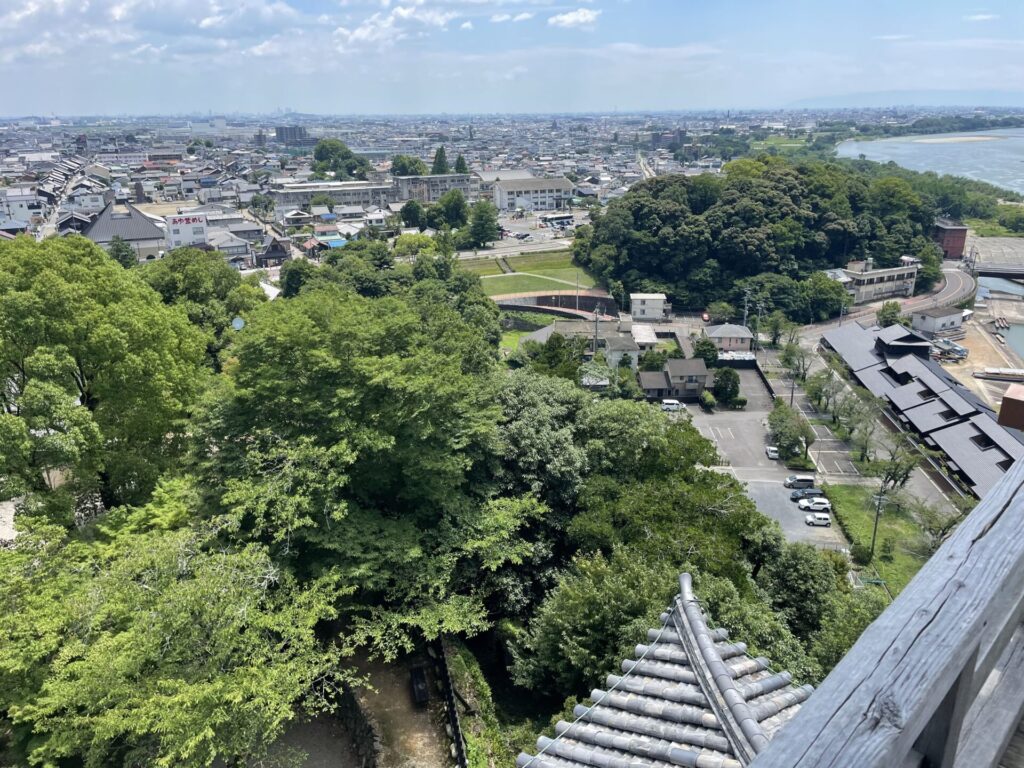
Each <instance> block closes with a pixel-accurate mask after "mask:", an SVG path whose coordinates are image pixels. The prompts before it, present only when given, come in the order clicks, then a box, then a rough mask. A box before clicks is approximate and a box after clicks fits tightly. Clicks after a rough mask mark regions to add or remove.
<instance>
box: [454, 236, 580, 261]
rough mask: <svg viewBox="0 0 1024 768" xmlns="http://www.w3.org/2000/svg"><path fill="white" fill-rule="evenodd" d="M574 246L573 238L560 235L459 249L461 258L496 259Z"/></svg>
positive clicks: (504, 241)
mask: <svg viewBox="0 0 1024 768" xmlns="http://www.w3.org/2000/svg"><path fill="white" fill-rule="evenodd" d="M571 246H572V238H569V237H559V238H555V239H552V240H541V241H539V242H523V241H522V240H513V241H508V240H502V241H499V242H497V243H495V244H494V247H493V248H480V249H478V250H475V251H459V252H458V254H457V255H458V258H460V259H479V258H488V259H496V258H499V257H501V256H519V255H521V254H524V253H536V252H537V251H564V250H568V249H569V248H570V247H571Z"/></svg>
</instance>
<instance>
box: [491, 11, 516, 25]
mask: <svg viewBox="0 0 1024 768" xmlns="http://www.w3.org/2000/svg"><path fill="white" fill-rule="evenodd" d="M511 20H512V14H511V13H496V14H494V15H493V16H491V21H493V22H494V23H495V24H501V22H503V21H511Z"/></svg>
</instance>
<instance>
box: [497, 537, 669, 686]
mask: <svg viewBox="0 0 1024 768" xmlns="http://www.w3.org/2000/svg"><path fill="white" fill-rule="evenodd" d="M677 579H678V572H677V571H676V569H675V568H674V567H673V566H672V564H671V563H661V564H660V565H659V564H655V563H648V562H645V561H643V560H642V559H641V558H637V557H630V556H628V554H626V553H624V552H623V553H616V554H615V555H613V556H612V557H611V558H610V559H609V558H606V557H604V556H603V555H600V554H598V555H590V556H581V557H579V558H577V559H576V560H575V561H574V562H573V567H572V570H571V571H569V572H568V573H567V574H566V575H565V577H564V578H562V579H561V581H560V582H559V584H558V586H557V587H555V589H554V590H553V591H552V592H551V593H550V595H549V596H548V598H547V599H546V600H545V601H544V602H543V603H542V604H541V606H540V608H539V609H538V610H537V612H536V614H535V615H534V618H533V620H532V621H531V622H530V628H529V631H528V632H527V633H526V634H525V635H524V636H523V637H522V638H521V640H520V642H519V643H518V644H517V645H516V646H515V647H514V650H513V657H514V659H515V660H514V662H513V665H512V674H513V678H514V679H515V681H516V683H517V684H519V685H521V686H524V687H526V688H530V689H533V690H536V691H538V692H543V693H544V694H545V695H549V696H550V695H551V694H552V693H553V692H557V694H558V698H564V696H568V695H572V694H582V693H585V692H586V691H588V690H589V688H588V686H591V685H593V684H595V683H596V682H597V681H598V680H599V679H600V678H601V677H603V676H604V675H607V674H608V673H609V672H610V671H613V670H615V669H616V668H617V665H618V662H619V661H620V660H621V659H623V658H625V657H628V656H631V655H632V648H633V646H634V645H636V643H637V638H642V637H643V636H644V634H645V632H646V630H647V627H650V626H656V625H657V618H658V614H659V613H661V611H663V610H665V607H666V606H667V605H668V604H669V602H670V601H671V600H672V596H673V595H674V594H675V593H676V591H677V590H678V581H677Z"/></svg>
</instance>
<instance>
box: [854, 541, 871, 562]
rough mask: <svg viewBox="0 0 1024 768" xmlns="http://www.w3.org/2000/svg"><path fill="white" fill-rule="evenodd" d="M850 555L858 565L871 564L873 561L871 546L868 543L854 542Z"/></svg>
mask: <svg viewBox="0 0 1024 768" xmlns="http://www.w3.org/2000/svg"><path fill="white" fill-rule="evenodd" d="M850 557H852V558H853V562H855V563H856V564H857V565H869V564H870V563H871V547H869V546H868V545H867V544H853V545H851V546H850Z"/></svg>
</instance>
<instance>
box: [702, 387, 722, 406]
mask: <svg viewBox="0 0 1024 768" xmlns="http://www.w3.org/2000/svg"><path fill="white" fill-rule="evenodd" d="M716 405H718V401H717V400H716V399H715V396H714V395H713V394H711V392H709V391H708V390H706V389H705V390H704V391H703V392H701V393H700V407H701V408H703V409H704V410H705V411H713V410H714V409H715V406H716Z"/></svg>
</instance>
